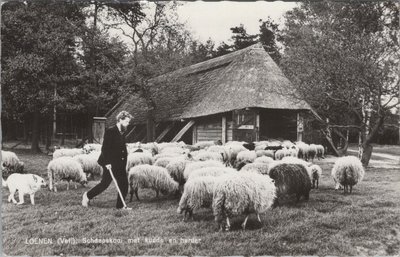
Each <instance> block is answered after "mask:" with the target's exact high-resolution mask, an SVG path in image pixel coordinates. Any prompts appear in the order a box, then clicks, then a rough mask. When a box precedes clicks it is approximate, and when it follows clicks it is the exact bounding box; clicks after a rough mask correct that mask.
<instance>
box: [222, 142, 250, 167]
mask: <svg viewBox="0 0 400 257" xmlns="http://www.w3.org/2000/svg"><path fill="white" fill-rule="evenodd" d="M224 147H225V148H226V150H227V152H228V155H229V163H230V164H231V165H233V164H234V162H235V160H236V157H237V155H238V154H239V153H240V152H241V151H248V150H247V149H246V147H244V146H243V143H240V142H236V141H233V142H229V143H227V144H225V146H224Z"/></svg>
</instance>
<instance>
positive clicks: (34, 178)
mask: <svg viewBox="0 0 400 257" xmlns="http://www.w3.org/2000/svg"><path fill="white" fill-rule="evenodd" d="M32 177H33V180H35V183H37V181H38V179H37V177H36V176H35V175H32Z"/></svg>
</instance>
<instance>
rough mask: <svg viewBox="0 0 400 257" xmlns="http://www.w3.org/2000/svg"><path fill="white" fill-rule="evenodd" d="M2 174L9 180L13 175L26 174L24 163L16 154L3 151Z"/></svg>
mask: <svg viewBox="0 0 400 257" xmlns="http://www.w3.org/2000/svg"><path fill="white" fill-rule="evenodd" d="M1 171H2V172H1V173H2V176H3V178H7V177H8V176H9V175H10V174H12V173H24V162H21V161H20V160H19V159H18V157H17V155H16V154H15V153H14V152H10V151H3V150H2V151H1Z"/></svg>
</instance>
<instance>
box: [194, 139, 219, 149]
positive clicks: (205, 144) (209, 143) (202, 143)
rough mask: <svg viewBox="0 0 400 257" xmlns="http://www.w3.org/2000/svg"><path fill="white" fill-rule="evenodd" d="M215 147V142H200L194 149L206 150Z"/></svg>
mask: <svg viewBox="0 0 400 257" xmlns="http://www.w3.org/2000/svg"><path fill="white" fill-rule="evenodd" d="M214 145H216V144H215V142H214V141H200V142H197V143H196V144H194V145H193V147H194V148H197V149H199V150H200V149H206V148H208V147H210V146H214Z"/></svg>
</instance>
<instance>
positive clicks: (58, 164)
mask: <svg viewBox="0 0 400 257" xmlns="http://www.w3.org/2000/svg"><path fill="white" fill-rule="evenodd" d="M127 149H128V159H127V166H126V171H127V176H128V181H129V186H130V200H131V201H132V200H133V199H132V198H133V194H135V196H136V198H137V199H138V200H139V194H138V193H139V189H142V188H150V189H153V190H155V192H156V196H157V197H158V196H159V193H162V194H175V195H176V196H180V201H179V206H178V209H177V211H178V213H184V220H186V219H188V218H192V219H193V211H195V210H197V209H199V208H204V207H205V208H212V210H213V214H214V216H215V220H216V221H217V223H218V226H219V228H220V230H229V228H230V221H229V218H231V217H233V216H237V215H242V214H245V215H246V218H245V220H244V222H243V223H242V227H243V229H245V227H246V222H247V220H248V217H249V215H250V214H252V213H254V214H256V215H257V218H258V220H259V221H261V220H260V216H259V215H260V214H262V213H264V212H266V211H267V210H268V209H270V208H272V207H275V206H277V205H278V204H279V203H280V201H281V200H282V199H284V198H287V197H290V196H291V195H295V197H296V200H297V201H299V200H300V199H301V197H303V198H304V199H306V200H308V198H309V193H310V190H311V188H316V189H317V188H318V184H319V179H320V177H321V174H322V170H321V168H320V167H319V166H318V165H315V164H313V163H312V162H313V160H314V158H318V159H320V158H324V152H325V151H324V147H323V146H321V145H314V144H310V145H308V144H306V143H303V142H296V143H292V142H290V141H283V142H279V141H261V142H254V143H250V144H249V143H245V142H236V141H233V142H228V143H226V144H224V145H221V144H216V143H215V142H213V141H206V142H199V143H197V144H195V145H186V144H185V143H183V142H178V143H147V144H141V143H133V144H127ZM100 151H101V145H99V144H87V145H85V146H84V147H83V148H82V149H57V150H56V151H55V152H54V154H53V160H51V161H50V162H49V164H48V167H47V171H48V181H49V188H50V190H54V191H57V184H58V182H59V181H61V180H67V181H68V189H69V184H70V183H69V182H78V183H81V184H83V185H85V184H86V183H87V180H88V179H96V178H100V177H101V175H102V167H101V166H99V165H98V163H97V159H98V157H99V154H100ZM5 153H6V154H5ZM9 153H10V152H5V151H2V154H3V160H2V167H10V166H12V165H16V164H15V163H20V162H19V160H18V158H17V156H16V155H15V154H14V155H12V154H9ZM7 156H12V157H7ZM15 158H16V160H15ZM13 159H14V160H13ZM309 161H311V162H309ZM331 175H332V177H333V179H334V181H335V183H336V185H335V188H336V189H338V188H339V187H340V186H343V187H344V192H347V191H350V193H351V192H352V187H353V186H354V185H355V184H357V183H358V182H360V181H361V180H362V178H363V176H364V169H363V167H362V165H361V162H360V161H359V160H358V159H357V158H356V157H351V156H348V157H342V158H338V159H337V161H336V162H335V164H334V167H333V169H332V172H331ZM75 188H76V184H75Z"/></svg>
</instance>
